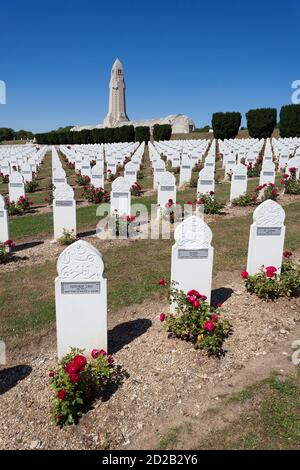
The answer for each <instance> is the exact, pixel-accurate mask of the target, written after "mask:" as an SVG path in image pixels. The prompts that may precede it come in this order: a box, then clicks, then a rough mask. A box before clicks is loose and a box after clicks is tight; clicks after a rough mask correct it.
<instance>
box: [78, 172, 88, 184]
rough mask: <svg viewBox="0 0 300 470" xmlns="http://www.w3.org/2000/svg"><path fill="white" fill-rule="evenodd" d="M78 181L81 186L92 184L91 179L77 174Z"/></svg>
mask: <svg viewBox="0 0 300 470" xmlns="http://www.w3.org/2000/svg"><path fill="white" fill-rule="evenodd" d="M76 181H77V184H79V186H86V185H88V184H90V182H91V178H90V177H89V176H82V175H81V174H77V175H76Z"/></svg>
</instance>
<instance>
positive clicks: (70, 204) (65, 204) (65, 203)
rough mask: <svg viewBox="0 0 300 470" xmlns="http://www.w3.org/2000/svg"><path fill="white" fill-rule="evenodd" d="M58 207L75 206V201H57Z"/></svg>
mask: <svg viewBox="0 0 300 470" xmlns="http://www.w3.org/2000/svg"><path fill="white" fill-rule="evenodd" d="M55 205H56V207H71V206H73V201H55Z"/></svg>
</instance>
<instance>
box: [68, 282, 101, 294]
mask: <svg viewBox="0 0 300 470" xmlns="http://www.w3.org/2000/svg"><path fill="white" fill-rule="evenodd" d="M100 292H101V283H100V282H62V283H61V293H62V294H63V295H64V294H100Z"/></svg>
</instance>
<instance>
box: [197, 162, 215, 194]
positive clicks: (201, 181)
mask: <svg viewBox="0 0 300 470" xmlns="http://www.w3.org/2000/svg"><path fill="white" fill-rule="evenodd" d="M214 190H215V175H214V171H213V169H212V168H211V167H204V168H203V169H202V170H201V171H200V172H199V177H198V183H197V193H201V194H205V193H209V192H210V191H214Z"/></svg>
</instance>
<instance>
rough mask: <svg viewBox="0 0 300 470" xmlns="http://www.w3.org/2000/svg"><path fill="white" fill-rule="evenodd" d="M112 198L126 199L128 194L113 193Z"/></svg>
mask: <svg viewBox="0 0 300 470" xmlns="http://www.w3.org/2000/svg"><path fill="white" fill-rule="evenodd" d="M114 197H128V193H114Z"/></svg>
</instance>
